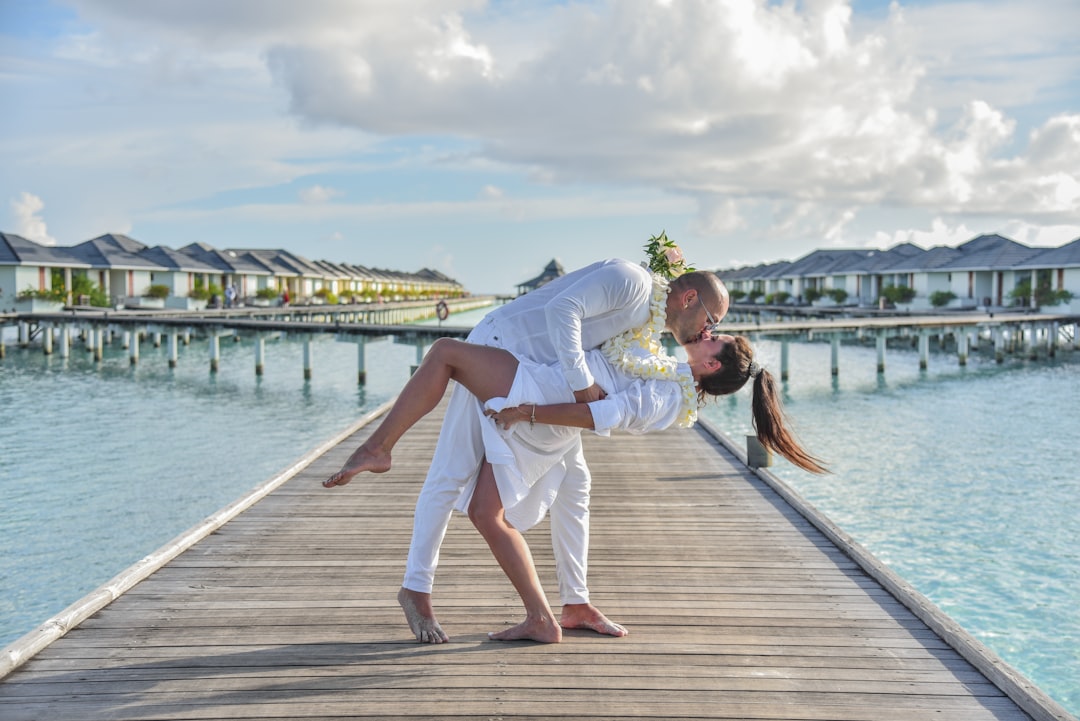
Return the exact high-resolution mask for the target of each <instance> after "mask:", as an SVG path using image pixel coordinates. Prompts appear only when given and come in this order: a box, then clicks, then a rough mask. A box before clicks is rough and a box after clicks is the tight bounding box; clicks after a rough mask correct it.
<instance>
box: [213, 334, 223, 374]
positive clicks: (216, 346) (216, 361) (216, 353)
mask: <svg viewBox="0 0 1080 721" xmlns="http://www.w3.org/2000/svg"><path fill="white" fill-rule="evenodd" d="M220 366H221V342H220V341H219V340H218V334H217V332H216V331H213V330H211V331H210V372H211V373H217V372H218V368H219V367H220Z"/></svg>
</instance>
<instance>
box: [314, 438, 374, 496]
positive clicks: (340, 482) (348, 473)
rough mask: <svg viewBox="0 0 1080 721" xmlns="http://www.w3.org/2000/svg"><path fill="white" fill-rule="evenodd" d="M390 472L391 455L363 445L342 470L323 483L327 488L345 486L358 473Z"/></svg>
mask: <svg viewBox="0 0 1080 721" xmlns="http://www.w3.org/2000/svg"><path fill="white" fill-rule="evenodd" d="M389 470H390V454H389V453H387V452H385V451H381V450H379V449H371V448H368V447H367V445H366V444H365V445H362V446H360V447H359V448H357V449H356V450H355V451H353V454H352V455H351V456H349V460H347V461H345V465H344V466H342V467H341V470H340V471H338V472H337V473H335V474H334V475H332V476H330V477H329V478H327V479H326V480H325V481H323V485H324V486H325V487H327V488H333V487H334V486H344V485H345V484H346V483H348V482H349V481H351V480H352V479H353V476H355V475H356V474H357V473H362V472H363V471H368V472H369V473H386V472H387V471H389Z"/></svg>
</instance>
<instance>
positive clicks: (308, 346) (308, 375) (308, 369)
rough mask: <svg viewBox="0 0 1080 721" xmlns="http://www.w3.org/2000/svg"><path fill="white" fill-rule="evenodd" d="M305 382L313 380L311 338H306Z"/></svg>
mask: <svg viewBox="0 0 1080 721" xmlns="http://www.w3.org/2000/svg"><path fill="white" fill-rule="evenodd" d="M304 380H306V381H309V380H311V336H310V335H309V336H306V337H305V338H304Z"/></svg>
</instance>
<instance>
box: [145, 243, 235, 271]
mask: <svg viewBox="0 0 1080 721" xmlns="http://www.w3.org/2000/svg"><path fill="white" fill-rule="evenodd" d="M139 255H140V256H142V257H143V258H146V259H147V260H151V261H153V262H155V263H157V264H158V265H160V266H162V267H164V268H168V269H169V270H178V271H186V272H192V273H218V272H220V268H218V267H217V266H216V265H214V264H212V263H208V262H205V261H203V260H201V259H200V258H196V257H195V256H192V255H188V254H187V253H181V252H180V251H179V250H173V249H172V248H166V247H165V246H163V245H157V246H154V247H153V248H145V249H143V250H142V251H140V252H139Z"/></svg>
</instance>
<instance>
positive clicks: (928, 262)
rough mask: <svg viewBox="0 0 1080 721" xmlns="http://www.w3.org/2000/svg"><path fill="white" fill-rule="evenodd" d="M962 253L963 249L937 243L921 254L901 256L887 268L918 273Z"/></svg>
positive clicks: (934, 268)
mask: <svg viewBox="0 0 1080 721" xmlns="http://www.w3.org/2000/svg"><path fill="white" fill-rule="evenodd" d="M962 253H963V251H962V250H959V249H958V248H951V247H949V246H945V245H937V246H934V247H933V248H930V249H929V250H927V251H925V252H924V253H923V254H922V255H918V256H913V257H910V258H901V259H900V260H899V261H898V262H896V263H895V264H893V265H891V266H889V270H890V271H892V272H894V273H919V272H927V271H931V270H937V269H939V268H941V267H942V266H945V265H948V264H949V263H951V262H952V261H953V260H954V259H955V258H956V257H957V256H959V255H961V254H962Z"/></svg>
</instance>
